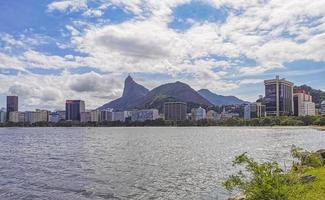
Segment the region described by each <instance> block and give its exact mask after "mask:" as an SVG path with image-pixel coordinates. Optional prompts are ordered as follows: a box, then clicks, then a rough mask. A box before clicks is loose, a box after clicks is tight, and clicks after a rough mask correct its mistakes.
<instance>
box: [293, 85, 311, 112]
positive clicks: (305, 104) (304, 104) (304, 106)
mask: <svg viewBox="0 0 325 200" xmlns="http://www.w3.org/2000/svg"><path fill="white" fill-rule="evenodd" d="M293 104H294V115H295V116H315V115H316V108H315V103H314V102H313V98H312V96H311V95H310V94H309V93H307V92H306V91H304V90H299V91H297V92H296V93H295V94H294V95H293Z"/></svg>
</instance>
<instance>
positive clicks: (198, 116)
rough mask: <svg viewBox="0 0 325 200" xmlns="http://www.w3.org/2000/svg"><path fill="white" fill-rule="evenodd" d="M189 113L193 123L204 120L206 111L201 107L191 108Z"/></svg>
mask: <svg viewBox="0 0 325 200" xmlns="http://www.w3.org/2000/svg"><path fill="white" fill-rule="evenodd" d="M191 113H192V120H194V121H198V120H202V119H206V110H205V109H204V108H202V107H199V108H193V109H192V110H191Z"/></svg>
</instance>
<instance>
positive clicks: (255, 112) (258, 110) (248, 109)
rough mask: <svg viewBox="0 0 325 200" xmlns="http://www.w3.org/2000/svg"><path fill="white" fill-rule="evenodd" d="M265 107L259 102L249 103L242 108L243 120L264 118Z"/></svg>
mask: <svg viewBox="0 0 325 200" xmlns="http://www.w3.org/2000/svg"><path fill="white" fill-rule="evenodd" d="M265 115H266V112H265V105H262V103H261V102H256V103H251V104H248V105H246V106H245V108H244V118H245V119H252V118H260V117H265Z"/></svg>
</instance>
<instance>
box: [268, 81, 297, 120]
mask: <svg viewBox="0 0 325 200" xmlns="http://www.w3.org/2000/svg"><path fill="white" fill-rule="evenodd" d="M264 85H265V98H264V101H265V106H266V114H267V115H268V116H283V115H292V114H293V111H294V107H293V83H292V82H290V81H287V80H285V79H280V78H279V76H276V78H275V79H271V80H265V81H264Z"/></svg>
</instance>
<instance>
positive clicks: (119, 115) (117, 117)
mask: <svg viewBox="0 0 325 200" xmlns="http://www.w3.org/2000/svg"><path fill="white" fill-rule="evenodd" d="M130 116H131V113H130V112H129V111H122V112H113V121H120V122H125V120H126V119H127V118H128V117H130Z"/></svg>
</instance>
